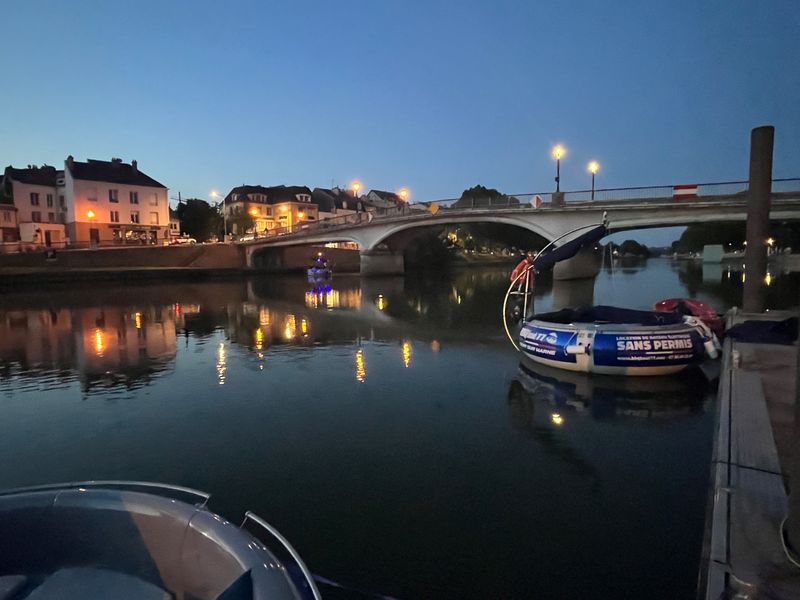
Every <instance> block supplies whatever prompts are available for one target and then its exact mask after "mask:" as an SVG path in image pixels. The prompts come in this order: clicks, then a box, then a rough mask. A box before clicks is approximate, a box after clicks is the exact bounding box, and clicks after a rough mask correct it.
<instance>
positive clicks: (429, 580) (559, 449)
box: [0, 259, 800, 599]
mask: <svg viewBox="0 0 800 600" xmlns="http://www.w3.org/2000/svg"><path fill="white" fill-rule="evenodd" d="M509 270H510V269H504V268H497V267H493V268H474V269H471V270H462V271H456V272H454V273H451V274H448V275H437V276H435V277H425V278H421V279H418V278H415V277H407V278H387V279H364V280H361V279H359V278H357V277H336V278H335V279H334V281H333V282H332V283H331V286H330V289H328V290H326V289H325V288H322V289H321V290H313V289H311V287H310V286H309V285H308V284H307V283H306V282H305V281H304V280H303V279H302V278H292V277H287V278H276V277H273V278H270V279H268V280H262V279H252V280H248V281H239V280H236V281H222V282H208V283H197V284H188V283H187V284H152V285H139V286H135V287H115V286H112V285H96V286H91V287H88V288H86V287H61V288H57V289H53V290H42V289H37V288H32V289H30V290H27V291H20V292H14V293H7V294H3V295H2V297H0V456H2V457H3V459H2V460H0V485H1V486H2V487H12V486H21V485H28V484H37V483H44V482H54V481H67V480H86V479H135V480H153V481H165V482H172V483H178V484H182V485H186V486H191V487H196V488H199V489H202V490H205V491H208V492H211V493H212V494H213V498H212V508H214V509H215V510H218V511H220V512H222V513H223V514H226V515H228V516H231V517H234V518H236V517H238V515H239V514H241V512H242V511H243V510H244V509H251V510H253V511H255V512H256V513H258V514H259V515H261V516H262V517H264V518H265V519H267V520H268V521H270V522H272V523H273V524H274V525H276V526H277V527H278V528H279V529H280V530H281V531H282V532H283V533H284V534H285V535H286V536H287V537H288V538H289V539H290V540H291V541H292V542H293V543H294V544H295V545H296V547H297V548H298V549H299V551H300V553H301V554H302V555H303V556H304V558H305V559H306V561H307V563H308V564H309V565H310V566H311V568H312V570H313V571H315V572H316V573H319V574H320V575H323V576H325V577H327V578H330V579H333V580H336V581H340V582H341V583H344V584H346V585H351V586H354V587H357V588H361V589H366V590H372V591H376V592H381V593H384V594H389V595H392V596H396V597H398V598H403V599H410V598H531V597H537V598H590V597H609V598H610V597H614V598H651V599H653V598H665V599H666V598H669V599H674V598H693V597H694V590H695V586H696V579H697V570H698V565H699V559H700V552H701V545H702V535H703V523H704V517H705V510H706V501H707V493H708V474H709V463H710V455H711V444H712V437H713V421H714V403H715V400H714V394H715V389H714V386H713V385H712V384H709V383H708V382H707V381H706V379H705V377H704V376H703V374H702V373H701V372H700V371H692V372H687V373H684V374H681V375H678V376H673V377H668V378H645V379H619V378H610V377H594V378H591V377H588V376H583V375H577V374H571V375H570V374H566V373H563V372H560V371H554V370H549V369H544V368H540V367H530V368H526V369H522V368H520V366H519V357H518V355H517V354H516V353H515V352H514V350H513V348H512V347H511V345H510V344H509V343H508V342H507V341H506V340H505V338H504V334H503V331H502V326H501V322H500V302H501V300H502V296H503V291H504V289H505V286H506V285H507V276H508V271H509ZM741 280H742V276H741V273H740V272H737V271H729V270H728V269H727V268H725V267H720V266H718V265H717V266H716V267H706V269H705V271H704V269H703V267H702V266H701V265H699V264H696V263H688V262H682V263H681V262H671V261H669V260H666V259H651V260H649V261H643V262H642V261H640V262H631V263H628V264H626V263H621V262H617V263H616V264H615V267H614V269H609V268H607V269H605V270H604V271H603V272H601V274H600V275H599V276H598V277H597V279H596V281H595V282H594V283H592V282H553V281H552V280H550V279H548V278H542V279H541V280H540V281H539V283H538V297H537V309H539V310H548V309H550V308H552V307H554V306H555V307H563V306H565V305H570V304H579V303H583V302H592V301H594V302H595V303H597V304H616V305H620V306H627V307H631V308H647V307H650V306H652V304H653V303H654V302H655V301H657V300H659V299H662V298H666V297H671V296H695V297H698V298H700V299H703V300H706V301H708V302H710V303H711V304H712V305H713V306H714V307H715V308H716V309H717V310H720V311H722V310H725V309H727V308H728V307H730V306H731V305H734V304H738V303H740V301H741V287H742V283H741ZM768 290H769V294H768V297H769V301H768V302H769V305H770V306H771V307H773V308H789V307H797V306H798V305H800V298H798V290H800V279H798V274H781V273H774V274H771V275H770V285H769V288H768Z"/></svg>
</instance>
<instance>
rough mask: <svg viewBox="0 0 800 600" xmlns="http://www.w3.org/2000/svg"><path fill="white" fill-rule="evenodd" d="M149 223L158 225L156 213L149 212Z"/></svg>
mask: <svg viewBox="0 0 800 600" xmlns="http://www.w3.org/2000/svg"><path fill="white" fill-rule="evenodd" d="M150 225H158V213H157V212H151V213H150Z"/></svg>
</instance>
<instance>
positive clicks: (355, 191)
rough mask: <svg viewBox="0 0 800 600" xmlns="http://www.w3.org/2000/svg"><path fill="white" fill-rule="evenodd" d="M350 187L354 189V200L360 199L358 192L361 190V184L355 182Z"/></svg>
mask: <svg viewBox="0 0 800 600" xmlns="http://www.w3.org/2000/svg"><path fill="white" fill-rule="evenodd" d="M350 187H351V188H353V197H354V198H358V190H360V189H361V183H360V182H358V181H354V182H353V183H352V184H351V185H350Z"/></svg>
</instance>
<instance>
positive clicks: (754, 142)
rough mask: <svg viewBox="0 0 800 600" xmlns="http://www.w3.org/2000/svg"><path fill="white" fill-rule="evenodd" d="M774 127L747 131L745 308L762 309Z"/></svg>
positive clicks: (743, 300)
mask: <svg viewBox="0 0 800 600" xmlns="http://www.w3.org/2000/svg"><path fill="white" fill-rule="evenodd" d="M774 142H775V128H774V127H772V126H771V125H765V126H763V127H756V128H755V129H753V130H752V131H751V132H750V186H749V190H748V196H747V252H746V253H745V258H744V264H745V273H746V274H747V278H746V279H745V282H744V294H743V298H742V306H743V308H744V311H745V312H750V313H760V312H764V300H765V296H766V284H765V282H764V277H765V276H766V274H767V238H769V210H770V204H771V202H772V149H773V146H774Z"/></svg>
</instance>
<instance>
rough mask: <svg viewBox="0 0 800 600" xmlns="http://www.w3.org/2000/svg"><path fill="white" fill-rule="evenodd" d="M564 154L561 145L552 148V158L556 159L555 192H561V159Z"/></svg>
mask: <svg viewBox="0 0 800 600" xmlns="http://www.w3.org/2000/svg"><path fill="white" fill-rule="evenodd" d="M565 153H566V152H565V150H564V146H562V145H561V144H559V145H558V146H556V147H555V148H553V158H555V159H556V192H560V191H561V157H562V156H564V154H565Z"/></svg>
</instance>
